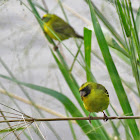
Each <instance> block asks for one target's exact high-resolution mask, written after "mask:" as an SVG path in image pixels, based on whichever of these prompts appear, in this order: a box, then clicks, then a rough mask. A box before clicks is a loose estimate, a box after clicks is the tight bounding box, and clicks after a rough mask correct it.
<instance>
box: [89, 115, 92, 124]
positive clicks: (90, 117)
mask: <svg viewBox="0 0 140 140" xmlns="http://www.w3.org/2000/svg"><path fill="white" fill-rule="evenodd" d="M91 119H92V116H90V113H89V123H90V124H91Z"/></svg>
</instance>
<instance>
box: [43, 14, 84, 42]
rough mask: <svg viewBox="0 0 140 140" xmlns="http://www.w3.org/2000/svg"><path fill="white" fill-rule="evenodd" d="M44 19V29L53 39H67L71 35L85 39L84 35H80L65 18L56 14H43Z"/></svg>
mask: <svg viewBox="0 0 140 140" xmlns="http://www.w3.org/2000/svg"><path fill="white" fill-rule="evenodd" d="M42 20H43V21H44V25H43V27H44V31H45V32H46V33H47V34H48V35H49V36H50V37H51V38H52V39H55V40H59V39H60V40H65V39H68V38H70V37H77V38H82V39H83V37H82V36H80V35H78V34H77V33H76V32H75V31H74V29H73V28H72V27H71V26H70V25H69V24H68V23H66V22H65V21H64V20H63V19H61V18H60V17H58V16H56V15H55V14H46V15H44V16H43V18H42ZM58 38H59V39H58Z"/></svg>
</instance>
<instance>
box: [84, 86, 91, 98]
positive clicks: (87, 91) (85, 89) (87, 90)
mask: <svg viewBox="0 0 140 140" xmlns="http://www.w3.org/2000/svg"><path fill="white" fill-rule="evenodd" d="M82 91H85V92H86V94H85V95H84V96H87V95H88V94H89V93H90V91H91V89H90V88H89V86H86V87H85V88H83V90H82Z"/></svg>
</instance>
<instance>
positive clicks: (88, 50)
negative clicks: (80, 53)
mask: <svg viewBox="0 0 140 140" xmlns="http://www.w3.org/2000/svg"><path fill="white" fill-rule="evenodd" d="M91 36H92V31H91V30H89V29H87V28H84V46H85V64H86V75H87V81H91V71H90V60H91Z"/></svg>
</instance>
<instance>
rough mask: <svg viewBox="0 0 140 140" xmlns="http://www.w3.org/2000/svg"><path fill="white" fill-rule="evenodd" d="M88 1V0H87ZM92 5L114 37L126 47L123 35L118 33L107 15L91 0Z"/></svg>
mask: <svg viewBox="0 0 140 140" xmlns="http://www.w3.org/2000/svg"><path fill="white" fill-rule="evenodd" d="M85 1H86V2H87V3H88V0H85ZM91 4H92V6H93V7H94V9H95V12H96V14H97V16H98V17H99V18H100V19H101V21H102V22H103V23H104V25H105V26H106V27H107V28H108V29H109V31H110V32H111V33H112V34H113V35H114V37H115V38H116V39H117V41H118V42H119V43H120V44H121V45H122V46H123V47H124V48H126V45H125V42H124V40H123V39H122V37H121V36H120V35H119V34H118V33H117V31H116V30H115V29H114V27H113V26H112V25H111V24H110V22H109V21H108V20H107V19H106V17H104V16H103V14H102V13H101V12H100V11H99V9H98V8H97V7H96V6H95V4H94V3H93V2H91Z"/></svg>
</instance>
